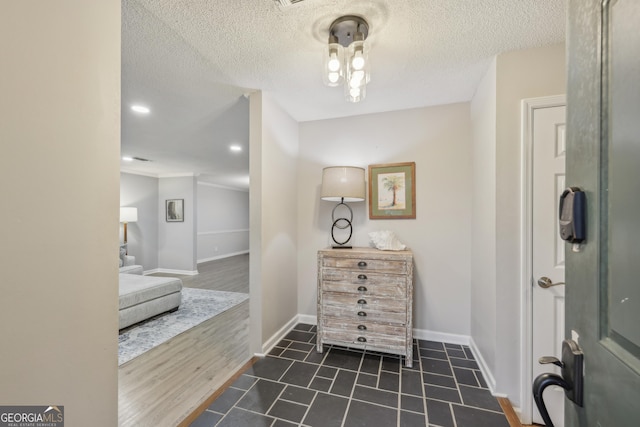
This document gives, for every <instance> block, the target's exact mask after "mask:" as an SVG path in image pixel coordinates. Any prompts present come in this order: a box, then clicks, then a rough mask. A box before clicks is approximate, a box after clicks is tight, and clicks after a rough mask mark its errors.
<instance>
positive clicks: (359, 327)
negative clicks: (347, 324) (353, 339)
mask: <svg viewBox="0 0 640 427" xmlns="http://www.w3.org/2000/svg"><path fill="white" fill-rule="evenodd" d="M358 329H359V330H361V331H366V330H367V327H366V326H364V325H358Z"/></svg>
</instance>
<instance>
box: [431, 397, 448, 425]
mask: <svg viewBox="0 0 640 427" xmlns="http://www.w3.org/2000/svg"><path fill="white" fill-rule="evenodd" d="M427 415H428V416H429V423H431V424H436V425H439V426H442V427H454V424H453V413H452V412H451V404H449V403H446V402H440V401H438V400H432V399H427Z"/></svg>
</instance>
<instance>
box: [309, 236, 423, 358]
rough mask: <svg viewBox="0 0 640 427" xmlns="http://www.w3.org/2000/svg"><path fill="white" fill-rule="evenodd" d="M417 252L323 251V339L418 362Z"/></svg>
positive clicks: (319, 344) (320, 279)
mask: <svg viewBox="0 0 640 427" xmlns="http://www.w3.org/2000/svg"><path fill="white" fill-rule="evenodd" d="M412 307H413V254H412V252H411V251H408V250H406V251H381V250H378V249H374V248H353V249H322V250H320V251H318V336H317V342H316V347H317V350H318V352H320V353H322V351H323V348H322V346H323V344H336V345H341V346H345V347H354V348H360V349H367V350H374V351H380V352H385V353H392V354H398V355H402V356H405V365H406V366H407V367H411V366H412V362H413V313H412Z"/></svg>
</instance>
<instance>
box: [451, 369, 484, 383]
mask: <svg viewBox="0 0 640 427" xmlns="http://www.w3.org/2000/svg"><path fill="white" fill-rule="evenodd" d="M453 373H454V375H455V376H456V381H458V384H465V385H470V386H473V387H479V386H480V384H478V380H477V379H476V375H475V374H474V373H473V371H472V370H471V369H464V368H453Z"/></svg>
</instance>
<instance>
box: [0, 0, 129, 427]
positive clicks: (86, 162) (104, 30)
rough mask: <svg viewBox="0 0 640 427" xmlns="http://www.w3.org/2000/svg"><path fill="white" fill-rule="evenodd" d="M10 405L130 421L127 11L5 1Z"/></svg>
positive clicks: (105, 5)
mask: <svg viewBox="0 0 640 427" xmlns="http://www.w3.org/2000/svg"><path fill="white" fill-rule="evenodd" d="M0 52H2V71H1V73H2V77H1V78H0V93H1V94H2V95H1V96H0V112H1V114H0V117H1V119H0V120H2V123H1V124H0V141H1V143H0V144H1V145H2V155H1V156H0V174H1V176H0V194H2V202H3V209H0V241H1V242H2V243H1V244H0V267H2V279H0V280H1V282H2V296H1V297H0V337H2V338H1V340H2V343H1V344H0V360H1V361H2V363H0V384H1V385H0V402H1V403H2V405H50V404H57V405H63V406H64V407H65V408H64V409H65V418H66V419H65V421H66V423H65V425H67V426H96V427H102V426H104V427H112V426H115V425H117V424H118V390H117V387H118V365H117V354H118V347H117V346H118V255H117V252H118V251H117V247H118V170H119V167H120V162H119V154H120V1H115V0H105V1H99V2H96V1H94V2H78V1H70V0H58V1H55V2H47V1H45V2H23V1H7V2H2V12H1V13H0Z"/></svg>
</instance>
